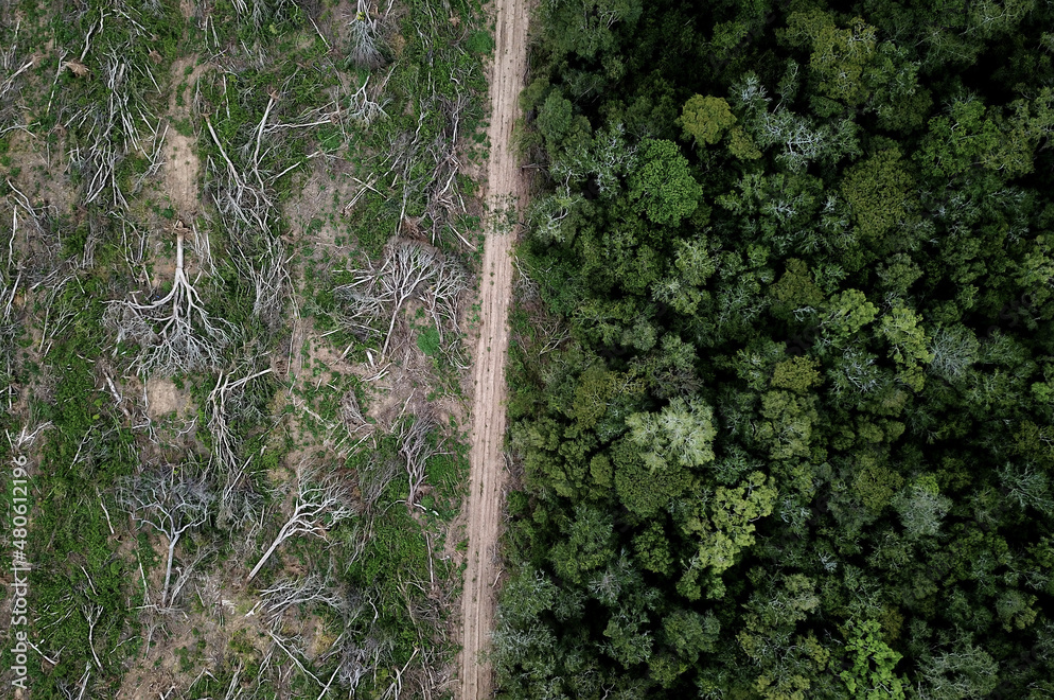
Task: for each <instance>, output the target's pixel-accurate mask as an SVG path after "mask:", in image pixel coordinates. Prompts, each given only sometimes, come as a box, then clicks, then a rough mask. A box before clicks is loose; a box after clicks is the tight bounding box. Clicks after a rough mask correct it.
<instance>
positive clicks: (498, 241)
mask: <svg viewBox="0 0 1054 700" xmlns="http://www.w3.org/2000/svg"><path fill="white" fill-rule="evenodd" d="M494 11H495V13H496V25H495V36H494V39H495V42H496V47H495V51H494V57H495V59H494V65H493V66H492V74H491V80H490V102H491V118H490V127H489V129H488V130H487V137H488V140H489V143H490V159H489V161H488V163H487V199H488V203H489V206H490V210H491V220H490V221H489V223H488V224H487V237H486V242H485V244H484V248H483V269H482V279H481V282H480V302H481V309H480V316H481V328H480V335H479V341H478V344H477V346H476V352H475V362H476V365H475V370H474V388H475V390H474V398H473V404H472V448H471V452H470V455H469V459H470V462H471V472H470V477H469V497H468V565H467V568H466V569H465V590H464V594H463V597H462V608H461V616H462V633H463V642H462V651H461V695H460V698H461V700H483V699H484V698H489V697H490V695H491V667H490V664H486V663H482V661H481V659H480V653H481V652H483V651H484V650H486V649H487V647H488V645H489V643H490V634H491V631H492V630H493V628H494V602H495V600H494V594H495V589H494V586H495V584H496V580H497V577H498V573H499V572H498V566H497V563H496V561H495V559H496V554H497V546H498V533H499V528H500V526H501V511H502V504H501V492H502V486H503V485H504V481H505V464H504V457H503V454H502V447H503V442H504V439H505V356H506V353H507V351H508V347H509V329H508V317H509V299H510V296H511V294H512V258H511V257H510V254H511V250H512V244H513V241H514V239H515V231H508V230H507V226H503V221H505V220H506V219H505V217H504V216H503V213H502V210H505V209H508V207H509V206H517V207H519V208H521V209H522V207H523V204H524V199H525V196H526V186H525V182H524V180H523V178H522V176H521V174H520V167H519V162H518V161H517V158H516V155H515V154H514V153H513V151H512V127H513V124H514V123H515V121H516V118H517V117H518V116H519V96H520V90H521V89H522V87H523V75H524V71H525V70H526V67H527V3H526V1H525V0H495V6H494ZM514 220H519V216H517V217H515V219H514Z"/></svg>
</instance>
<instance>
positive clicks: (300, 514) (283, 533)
mask: <svg viewBox="0 0 1054 700" xmlns="http://www.w3.org/2000/svg"><path fill="white" fill-rule="evenodd" d="M354 514H355V511H354V510H353V509H352V507H351V505H350V501H349V498H348V494H347V492H346V490H345V489H344V487H343V485H342V484H341V483H340V482H339V481H338V480H337V478H336V477H334V476H320V475H319V474H318V473H317V472H316V471H315V470H314V469H312V468H310V467H304V466H303V465H301V467H300V469H298V470H297V475H296V495H295V497H294V507H293V512H292V513H291V514H290V516H289V518H288V519H287V520H286V521H285V523H284V524H283V525H282V527H281V529H280V530H279V531H278V535H277V536H275V538H274V541H273V542H272V543H271V546H270V547H268V548H267V551H266V552H264V554H263V556H262V557H260V560H259V561H258V562H257V563H256V566H254V567H253V569H252V571H250V572H249V575H248V576H246V578H245V580H246V582H249V581H252V580H253V579H254V578H256V575H257V574H258V573H260V569H262V568H263V567H264V564H266V563H267V561H268V560H269V559H270V558H271V555H272V554H274V553H275V550H277V549H278V547H279V546H281V544H282V543H283V542H285V541H286V540H288V539H289V538H290V537H295V536H298V535H314V536H316V537H324V536H325V532H326V530H328V529H330V528H332V527H333V526H334V525H336V524H337V523H339V522H341V521H343V520H346V519H348V518H350V517H351V516H352V515H354Z"/></svg>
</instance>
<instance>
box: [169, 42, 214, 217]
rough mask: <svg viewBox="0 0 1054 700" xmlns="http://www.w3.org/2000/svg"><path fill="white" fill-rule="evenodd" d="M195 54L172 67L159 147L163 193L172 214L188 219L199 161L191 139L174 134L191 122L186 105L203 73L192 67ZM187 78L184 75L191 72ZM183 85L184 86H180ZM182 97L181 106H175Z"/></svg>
mask: <svg viewBox="0 0 1054 700" xmlns="http://www.w3.org/2000/svg"><path fill="white" fill-rule="evenodd" d="M197 61H198V56H197V54H191V55H190V56H185V57H183V58H179V59H177V60H175V61H173V63H172V77H171V89H172V94H171V96H170V97H169V103H168V133H167V135H166V136H165V144H164V146H163V147H162V151H161V153H162V157H163V158H164V163H165V164H164V166H163V168H162V172H163V174H164V185H163V186H164V190H165V193H166V194H167V195H168V198H169V200H170V201H171V202H172V207H173V208H174V209H175V210H176V214H177V216H180V217H185V218H186V219H187V220H188V221H189V218H190V216H191V215H192V214H193V213H194V212H196V211H197V210H198V208H199V206H200V205H199V200H198V176H199V174H200V173H201V160H200V159H199V158H198V154H197V153H196V152H195V150H194V143H195V138H194V137H193V136H185V135H184V134H181V133H179V132H178V131H177V130H176V123H177V122H178V123H182V124H188V123H190V119H191V109H190V102H191V100H192V98H193V95H194V87H195V85H196V84H197V82H198V78H200V77H201V74H202V73H203V72H204V71H205V68H206V66H205V65H200V66H199V65H196V64H197ZM192 66H193V68H192V69H191V73H190V75H186V72H187V69H188V68H191V67H192ZM184 83H185V86H184ZM181 93H182V96H183V104H179V102H180V100H179V99H178V97H179V95H180V94H181Z"/></svg>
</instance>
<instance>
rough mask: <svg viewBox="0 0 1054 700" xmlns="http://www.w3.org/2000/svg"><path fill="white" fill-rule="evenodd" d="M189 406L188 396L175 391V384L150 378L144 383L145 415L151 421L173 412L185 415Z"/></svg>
mask: <svg viewBox="0 0 1054 700" xmlns="http://www.w3.org/2000/svg"><path fill="white" fill-rule="evenodd" d="M189 406H190V395H189V394H188V393H187V392H186V391H183V390H181V389H177V388H176V385H175V382H173V381H172V380H171V379H164V378H162V377H151V378H150V379H148V380H147V382H146V414H147V415H148V416H150V418H151V419H152V420H156V419H158V418H160V417H161V416H165V415H168V414H169V413H173V412H175V414H176V415H182V414H183V413H186V411H187V409H188V407H189Z"/></svg>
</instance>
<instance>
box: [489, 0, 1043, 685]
mask: <svg viewBox="0 0 1054 700" xmlns="http://www.w3.org/2000/svg"><path fill="white" fill-rule="evenodd" d="M1052 53H1054V4H1052V3H1050V2H1042V1H1041V0H1004V1H1003V2H996V1H994V0H976V1H974V0H941V1H939V2H922V1H921V0H904V1H901V2H897V1H894V0H859V1H855V2H848V1H847V2H824V1H823V0H791V1H790V2H773V1H772V0H752V1H747V0H714V1H712V2H706V3H700V2H686V1H684V0H651V1H650V2H642V1H641V0H542V2H541V6H540V7H539V10H538V17H537V25H536V27H535V29H534V43H533V47H532V57H531V68H530V73H529V76H528V87H527V89H526V92H525V94H524V98H523V100H524V108H525V111H526V115H527V118H526V128H525V129H524V132H523V139H522V145H523V148H524V153H525V157H526V162H527V163H528V164H529V168H530V169H531V172H535V173H537V174H538V176H537V187H538V189H539V194H538V196H536V197H535V200H534V203H533V204H532V207H531V210H530V212H529V213H528V214H527V216H526V223H527V227H528V234H527V236H526V239H525V241H524V242H523V244H522V251H521V252H522V260H521V268H522V272H523V278H522V281H521V283H520V286H519V294H518V310H517V312H516V314H515V316H514V330H515V332H516V335H515V343H514V346H513V348H512V350H511V363H512V364H511V377H510V381H511V382H512V389H513V394H512V397H511V398H510V405H509V411H510V422H511V428H510V430H511V434H510V452H511V455H512V458H513V464H514V465H515V467H516V469H517V473H518V475H519V479H520V490H518V491H514V492H513V493H511V494H510V497H509V509H510V522H509V525H508V530H507V533H506V543H505V550H504V552H503V554H504V556H505V557H506V560H507V561H508V562H509V564H510V567H511V572H512V574H511V577H510V579H509V581H508V582H507V583H506V585H505V589H504V593H503V600H502V603H501V608H500V614H499V626H498V629H497V630H496V633H495V640H496V647H495V651H494V655H493V660H494V662H495V664H496V669H497V673H498V680H499V684H500V691H499V694H500V696H501V697H504V698H573V699H575V700H601V699H605V700H615V699H616V698H645V697H647V698H692V697H698V698H742V699H748V698H765V699H767V700H776V699H784V698H815V699H820V698H869V699H870V698H932V699H934V700H956V699H959V698H982V697H985V698H1020V699H1021V700H1026V699H1027V700H1039V699H1040V698H1052V697H1054V605H1052V602H1054V598H1052V596H1054V490H1052V485H1051V473H1052V469H1054V332H1052V330H1054V329H1052V326H1051V319H1052V317H1054V250H1052V245H1054V240H1052V237H1054V199H1052V197H1051V192H1052V189H1051V188H1052V186H1054V177H1052V173H1054V151H1052V149H1051V135H1052V133H1054V66H1052V60H1051V56H1052Z"/></svg>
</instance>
